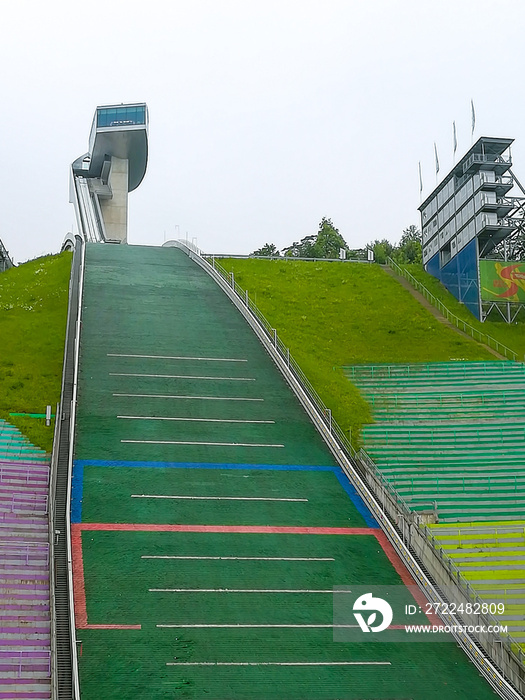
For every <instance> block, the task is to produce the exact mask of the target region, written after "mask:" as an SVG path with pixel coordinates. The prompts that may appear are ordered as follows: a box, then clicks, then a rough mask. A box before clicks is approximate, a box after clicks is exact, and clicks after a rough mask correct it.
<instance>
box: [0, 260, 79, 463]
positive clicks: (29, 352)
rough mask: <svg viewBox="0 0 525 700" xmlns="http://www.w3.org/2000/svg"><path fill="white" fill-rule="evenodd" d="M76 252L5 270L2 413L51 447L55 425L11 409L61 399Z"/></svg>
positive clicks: (38, 407) (0, 291) (35, 408)
mask: <svg viewBox="0 0 525 700" xmlns="http://www.w3.org/2000/svg"><path fill="white" fill-rule="evenodd" d="M70 269H71V254H70V253H61V254H60V255H53V256H48V257H43V258H37V259H36V260H31V261H30V262H27V263H24V264H22V265H19V266H18V267H13V268H10V269H9V270H7V271H6V272H2V273H0V418H3V419H5V420H8V421H9V422H10V423H11V424H13V425H15V426H16V427H17V428H18V429H19V430H21V431H22V432H23V433H24V435H26V436H27V437H28V438H29V439H30V440H31V442H32V443H33V444H35V445H38V446H39V447H42V448H43V449H45V450H46V451H48V452H49V451H51V446H52V443H53V426H51V427H49V428H46V426H45V421H44V420H42V419H38V418H25V417H21V416H12V415H11V416H10V415H9V414H10V413H45V410H46V405H48V404H51V406H52V407H53V413H54V409H55V407H56V404H57V402H58V401H59V400H60V388H61V381H62V363H63V358H64V339H65V330H66V318H67V304H68V288H69V274H70Z"/></svg>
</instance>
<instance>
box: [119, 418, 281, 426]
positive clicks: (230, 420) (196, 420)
mask: <svg viewBox="0 0 525 700" xmlns="http://www.w3.org/2000/svg"><path fill="white" fill-rule="evenodd" d="M117 418H128V419H129V420H176V421H188V422H194V423H268V424H275V421H274V420H241V419H239V418H165V417H164V416H117Z"/></svg>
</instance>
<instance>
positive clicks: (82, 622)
mask: <svg viewBox="0 0 525 700" xmlns="http://www.w3.org/2000/svg"><path fill="white" fill-rule="evenodd" d="M71 551H72V554H73V602H74V606H75V620H76V626H77V627H78V628H79V629H85V627H86V625H87V610H86V587H85V585H84V559H83V557H82V533H81V531H80V527H79V526H78V524H71Z"/></svg>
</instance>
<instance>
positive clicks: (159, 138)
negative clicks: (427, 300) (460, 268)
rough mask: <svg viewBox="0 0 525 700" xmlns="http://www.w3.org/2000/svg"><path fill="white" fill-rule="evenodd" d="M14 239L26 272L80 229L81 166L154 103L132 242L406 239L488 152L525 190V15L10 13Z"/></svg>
mask: <svg viewBox="0 0 525 700" xmlns="http://www.w3.org/2000/svg"><path fill="white" fill-rule="evenodd" d="M1 9H2V16H1V18H0V65H1V66H2V71H1V75H2V78H1V83H0V85H1V90H2V93H1V94H2V103H3V108H2V109H1V110H0V163H1V167H0V217H1V218H0V239H1V240H2V241H3V242H4V244H5V246H6V247H7V249H8V250H9V251H10V253H11V254H12V256H13V257H14V258H15V260H16V261H17V262H19V261H24V260H27V259H29V258H32V257H35V256H37V255H40V254H42V253H46V252H57V251H58V250H59V249H60V245H61V243H62V240H63V238H64V235H65V234H66V232H67V231H69V230H71V228H72V225H73V221H74V212H73V206H72V205H71V204H69V203H68V177H69V167H70V164H71V162H72V161H73V160H74V159H75V158H77V157H78V156H80V155H82V154H83V153H85V152H86V150H87V141H88V136H89V130H90V127H91V120H92V117H93V113H94V110H95V107H96V106H97V105H102V104H112V103H118V102H138V101H145V102H147V104H148V107H149V111H150V133H149V147H150V152H149V153H150V158H149V164H148V172H147V174H146V178H145V180H144V181H143V183H142V185H141V186H140V187H139V188H138V189H137V190H136V191H135V192H133V193H132V194H131V195H130V202H129V204H130V208H129V231H130V232H129V241H130V243H145V244H151V245H160V244H162V242H163V241H164V238H165V237H167V238H173V237H179V235H180V237H185V236H186V232H188V237H189V238H190V239H192V238H196V239H197V243H198V245H199V246H200V247H201V248H203V249H204V250H205V251H208V252H230V253H250V252H251V251H252V250H254V249H255V248H258V247H260V246H261V245H263V244H264V243H266V242H273V243H275V244H276V245H277V247H279V248H282V247H284V246H285V245H289V244H290V243H292V241H294V240H299V239H300V238H302V237H303V236H306V235H309V234H312V233H315V232H316V231H317V227H318V224H319V221H320V220H321V218H322V217H323V216H327V217H330V218H331V219H332V220H333V222H334V224H335V225H336V226H337V227H338V228H339V230H340V232H341V234H342V235H343V237H344V238H345V239H346V241H347V242H348V244H349V245H350V247H360V246H363V245H364V244H365V243H367V242H368V241H370V240H372V239H375V238H388V239H389V240H391V241H397V240H398V239H399V237H400V235H401V232H402V229H403V228H405V227H406V226H408V225H410V224H412V223H416V224H418V225H419V213H418V211H417V207H418V206H419V203H420V194H419V178H418V161H421V164H422V170H423V180H424V190H423V196H426V195H427V194H428V193H429V192H430V191H431V190H432V189H433V187H434V186H435V184H436V178H435V168H434V150H433V143H434V141H436V143H437V146H438V151H439V159H440V165H441V169H440V176H444V175H445V174H446V173H447V171H448V170H449V169H450V167H452V121H453V120H455V121H456V126H457V132H458V142H459V143H458V152H457V155H458V156H460V155H462V153H463V152H464V151H465V150H467V149H468V148H469V146H470V144H471V134H470V127H471V112H470V100H471V98H472V99H473V100H474V105H475V108H476V132H475V138H478V137H479V136H482V135H483V136H498V137H510V138H515V139H516V143H515V145H514V146H513V158H514V163H515V166H514V172H515V173H516V174H517V176H518V178H520V175H521V178H520V179H522V180H523V181H525V120H524V103H525V89H524V86H523V68H524V57H525V54H524V49H523V46H524V44H523V33H524V29H525V22H524V20H525V3H524V2H523V0H506V2H505V3H496V2H493V0H439V1H437V0H366V1H365V0H324V1H323V2H319V1H317V0H279V1H275V0H264V1H260V0H171V1H168V0H164V1H163V2H159V1H158V0H149V1H144V0H141V1H140V2H138V1H136V0H122V1H120V0H105V1H100V0H88V1H87V2H78V0H47V1H46V2H43V1H42V0H3V2H2V7H1Z"/></svg>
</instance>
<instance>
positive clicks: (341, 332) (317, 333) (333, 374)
mask: <svg viewBox="0 0 525 700" xmlns="http://www.w3.org/2000/svg"><path fill="white" fill-rule="evenodd" d="M221 263H222V265H223V266H224V267H225V268H226V270H227V271H228V272H230V271H233V272H234V273H235V279H236V280H237V282H238V283H239V284H240V285H241V286H242V287H244V288H245V289H248V290H249V293H250V295H251V297H252V299H253V300H254V301H255V302H256V304H257V305H258V306H259V308H260V309H261V311H262V312H263V314H264V315H265V316H266V317H267V319H268V320H269V322H270V323H271V324H272V325H273V326H274V327H275V328H277V332H278V333H279V335H280V337H281V339H282V340H283V342H284V343H285V344H286V345H287V346H289V347H290V351H291V353H292V354H293V355H294V357H295V359H296V360H297V362H298V363H299V365H300V366H301V368H302V370H303V371H304V373H305V374H306V376H307V377H308V378H309V380H310V381H311V382H312V384H313V386H314V387H315V389H316V390H317V392H318V393H319V395H320V396H321V398H322V399H323V401H324V402H325V404H326V405H327V406H328V407H329V408H331V409H332V412H333V415H334V417H335V419H336V420H337V422H338V423H339V424H340V425H341V427H342V428H343V430H345V431H351V436H352V441H353V443H354V445H355V446H357V445H358V443H359V431H360V428H361V426H362V425H363V424H365V423H371V422H373V419H372V415H371V412H370V407H369V406H368V404H367V403H366V402H365V401H364V399H363V398H362V397H361V395H360V393H359V391H358V389H357V388H356V387H354V386H353V385H352V384H351V383H350V382H349V381H348V380H347V379H346V378H345V377H344V375H343V371H342V369H341V367H342V366H345V365H354V364H368V363H384V362H386V363H396V362H399V363H407V362H443V361H449V360H456V359H464V360H493V359H494V357H493V355H491V354H490V353H489V352H488V351H487V350H486V349H485V348H483V347H481V346H480V345H479V344H477V343H475V342H473V341H471V340H468V339H465V338H462V337H461V336H460V335H459V334H458V333H456V332H455V331H453V330H451V329H449V328H446V327H445V326H443V325H442V324H440V323H439V322H438V321H437V320H436V319H435V318H434V317H433V316H432V314H431V313H430V312H428V311H427V310H426V309H424V308H423V307H422V306H421V305H420V304H419V303H418V302H417V301H416V300H415V299H414V298H413V296H412V295H411V294H410V293H409V292H408V291H407V290H406V289H404V288H403V287H402V286H401V284H399V283H398V282H397V281H396V280H395V279H393V278H392V277H391V276H390V275H388V274H387V273H386V272H385V270H383V269H382V268H381V267H379V266H378V265H366V264H358V263H325V262H304V261H292V260H286V261H284V260H255V259H247V260H246V259H224V260H222V261H221Z"/></svg>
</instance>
